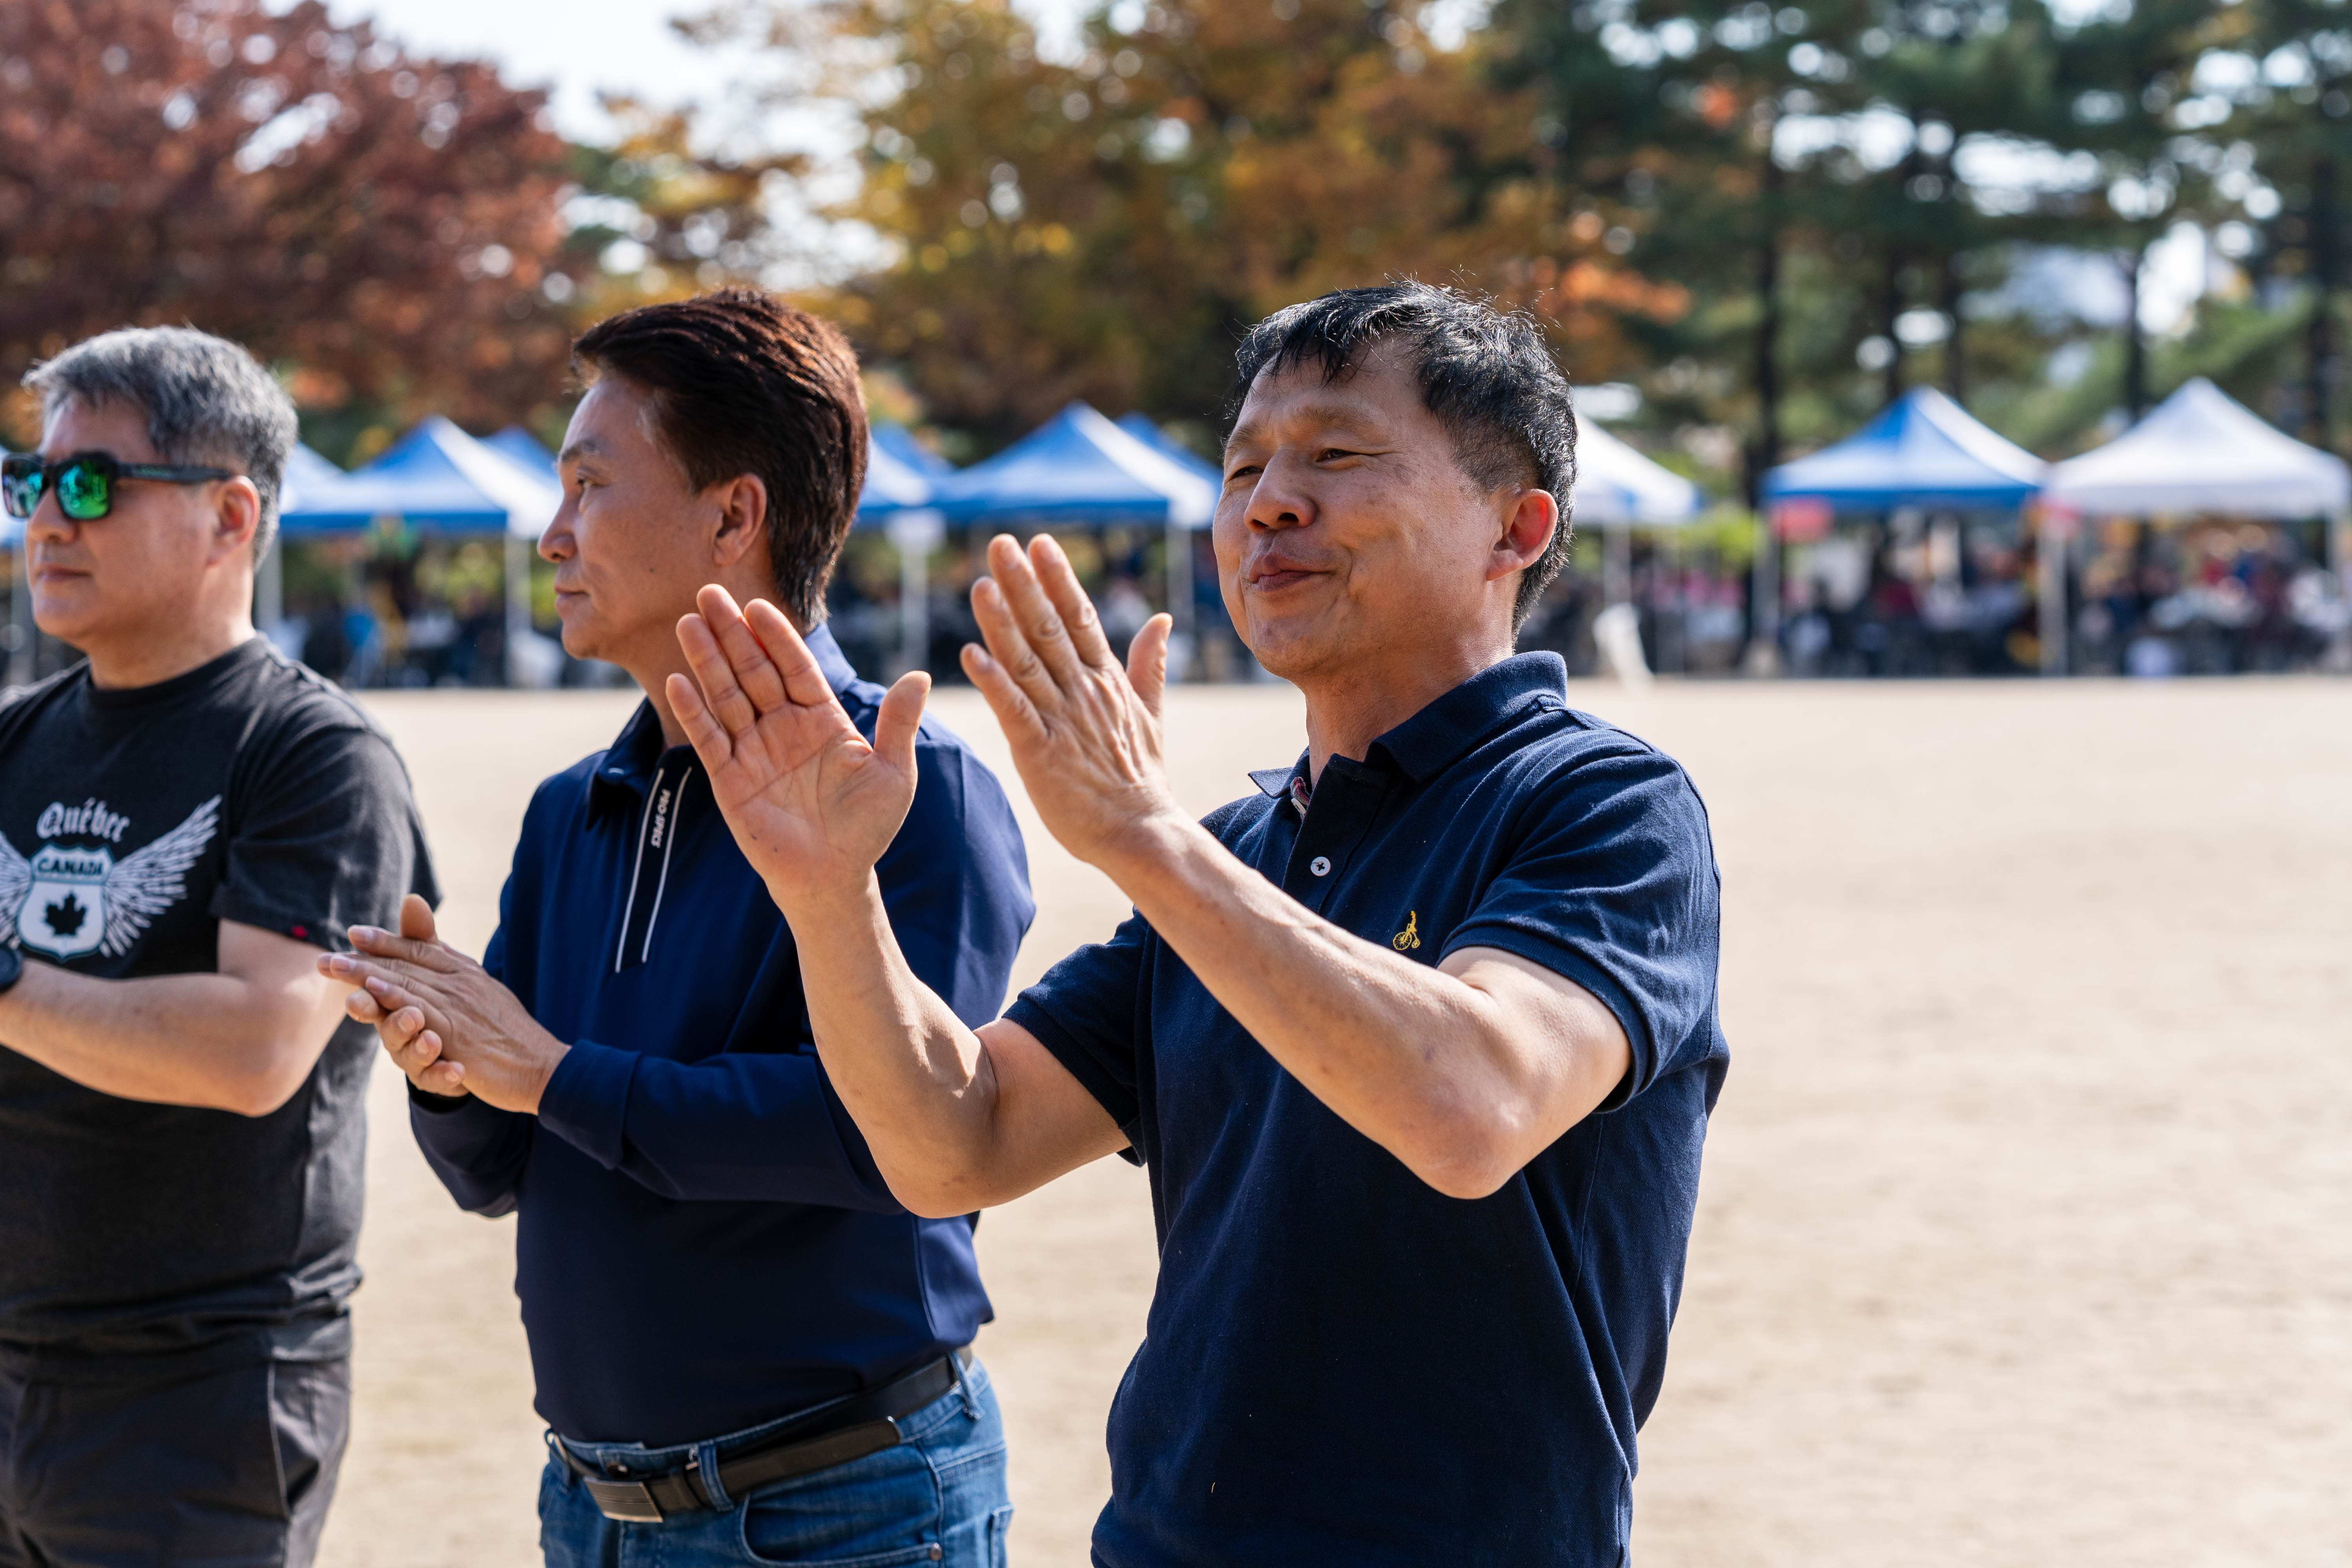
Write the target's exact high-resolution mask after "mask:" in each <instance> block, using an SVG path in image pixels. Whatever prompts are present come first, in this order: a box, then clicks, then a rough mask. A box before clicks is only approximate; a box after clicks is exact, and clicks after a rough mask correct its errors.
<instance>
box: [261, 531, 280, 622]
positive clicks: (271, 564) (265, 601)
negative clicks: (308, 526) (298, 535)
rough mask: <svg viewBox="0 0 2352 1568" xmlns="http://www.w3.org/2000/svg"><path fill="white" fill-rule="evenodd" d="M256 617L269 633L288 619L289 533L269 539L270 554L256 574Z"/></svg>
mask: <svg viewBox="0 0 2352 1568" xmlns="http://www.w3.org/2000/svg"><path fill="white" fill-rule="evenodd" d="M253 618H254V620H255V621H257V623H259V625H260V627H261V629H262V630H263V631H265V632H266V631H268V630H269V629H270V628H271V627H273V626H276V625H278V622H280V621H282V620H284V619H285V618H286V533H285V531H284V530H283V529H280V530H279V531H278V532H277V533H275V534H273V535H272V536H271V537H270V541H269V553H268V554H267V555H265V556H263V557H262V558H261V564H260V565H258V566H257V567H256V568H255V569H254V573H253Z"/></svg>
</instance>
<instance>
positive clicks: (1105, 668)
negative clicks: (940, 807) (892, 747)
mask: <svg viewBox="0 0 2352 1568" xmlns="http://www.w3.org/2000/svg"><path fill="white" fill-rule="evenodd" d="M988 570H989V575H988V576H986V577H983V578H982V579H981V580H980V581H979V582H978V583H976V584H973V585H972V590H971V608H972V614H973V616H975V617H976V618H977V619H978V620H979V622H980V632H981V636H982V637H985V638H986V639H987V641H988V647H986V649H984V650H983V649H982V648H979V647H972V646H971V645H966V647H965V648H964V650H963V668H964V672H965V673H966V674H967V675H969V676H971V682H972V684H973V685H974V686H977V687H979V688H980V690H981V695H982V696H983V697H985V698H987V699H988V705H989V707H990V708H992V710H995V713H996V721H997V722H998V723H999V724H1002V725H1003V727H1004V738H1005V739H1006V740H1007V741H1008V742H1011V743H1012V746H1013V766H1014V767H1016V768H1018V769H1019V770H1020V773H1021V782H1022V783H1023V784H1024V785H1026V786H1027V787H1028V790H1029V798H1030V800H1031V801H1032V802H1033V803H1034V805H1036V807H1037V815H1038V816H1040V817H1042V818H1044V819H1045V826H1046V828H1047V829H1048V830H1049V831H1050V832H1051V833H1052V834H1053V835H1054V837H1055V838H1058V839H1060V840H1061V841H1062V844H1063V847H1066V848H1067V849H1068V850H1069V851H1070V853H1071V854H1073V855H1076V857H1077V858H1080V859H1081V860H1085V861H1087V862H1088V863H1090V864H1092V865H1095V866H1098V867H1102V868H1104V869H1106V870H1109V869H1111V867H1110V864H1109V862H1111V861H1114V860H1116V859H1117V858H1118V857H1119V855H1120V853H1121V852H1122V851H1123V850H1126V849H1129V848H1137V847H1142V846H1143V844H1144V843H1145V841H1146V840H1147V839H1148V838H1149V837H1150V829H1151V828H1152V827H1153V826H1155V825H1164V824H1168V823H1176V824H1182V825H1184V826H1190V824H1191V822H1192V818H1191V817H1189V816H1185V815H1184V813H1183V812H1182V810H1181V808H1180V807H1179V806H1178V805H1177V804H1176V797H1175V795H1174V793H1173V792H1172V791H1171V789H1170V788H1169V786H1168V773H1167V767H1166V764H1165V763H1164V762H1163V761H1162V758H1161V751H1160V696H1161V694H1162V693H1163V692H1164V691H1165V689H1166V688H1167V685H1168V632H1169V626H1170V624H1171V623H1170V621H1169V618H1168V617H1167V616H1164V615H1161V616H1152V617H1151V618H1150V620H1149V621H1147V622H1145V623H1144V626H1143V629H1142V630H1141V631H1139V632H1138V633H1136V634H1135V641H1134V643H1133V644H1132V645H1130V646H1129V648H1128V653H1127V663H1126V665H1125V667H1124V668H1122V667H1121V666H1120V664H1119V661H1118V654H1117V653H1116V652H1115V651H1113V649H1112V648H1111V646H1110V639H1109V638H1108V637H1105V636H1104V635H1103V629H1102V622H1101V621H1100V620H1099V619H1098V618H1097V616H1096V615H1095V607H1094V604H1093V602H1092V601H1091V600H1089V599H1088V598H1087V591H1086V589H1085V588H1084V587H1083V586H1081V585H1080V584H1079V583H1078V578H1077V574H1076V572H1074V571H1072V570H1071V569H1070V561H1069V557H1068V556H1066V555H1065V554H1063V553H1062V547H1061V546H1060V545H1058V544H1056V543H1055V542H1054V539H1053V536H1052V535H1050V534H1040V535H1038V536H1037V537H1036V538H1035V539H1033V540H1031V541H1030V542H1029V548H1028V549H1027V550H1026V551H1025V552H1024V550H1023V549H1022V548H1021V546H1020V544H1019V543H1018V542H1015V541H1014V540H1013V538H1011V537H1010V536H1009V535H1005V534H999V535H998V536H997V537H996V538H994V539H992V540H991V541H989V544H988ZM1113 876H1114V878H1115V877H1116V876H1117V873H1116V871H1114V872H1113Z"/></svg>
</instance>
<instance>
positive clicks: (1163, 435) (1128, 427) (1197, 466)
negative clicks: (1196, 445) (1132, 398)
mask: <svg viewBox="0 0 2352 1568" xmlns="http://www.w3.org/2000/svg"><path fill="white" fill-rule="evenodd" d="M1118 427H1119V428H1120V429H1122V430H1124V431H1126V432H1127V433H1128V434H1129V435H1130V436H1132V437H1135V438H1136V439H1137V440H1139V441H1141V442H1143V443H1144V444H1145V445H1146V446H1148V447H1150V448H1151V449H1152V450H1153V451H1156V452H1160V453H1162V454H1164V455H1165V456H1167V457H1171V458H1175V459H1176V461H1177V462H1178V463H1179V464H1181V465H1182V466H1183V467H1184V468H1188V469H1190V470H1191V471H1192V472H1193V473H1196V474H1199V475H1200V476H1201V477H1202V479H1207V480H1208V481H1209V482H1210V483H1211V484H1213V485H1216V486H1219V487H1220V488H1222V487H1223V484H1224V482H1225V474H1224V470H1223V468H1218V467H1217V465H1216V464H1214V463H1212V462H1210V461H1209V460H1208V459H1207V458H1203V457H1202V456H1201V455H1200V454H1199V453H1198V452H1195V451H1193V450H1192V447H1187V446H1186V445H1184V443H1183V442H1181V441H1179V440H1178V439H1176V437H1173V436H1171V435H1170V434H1168V432H1167V431H1165V430H1163V429H1161V428H1160V426H1158V425H1156V424H1154V423H1152V419H1151V416H1150V415H1149V414H1146V413H1144V412H1143V411H1142V410H1141V409H1138V410H1136V411H1135V412H1134V413H1132V414H1126V415H1121V416H1119V420H1118Z"/></svg>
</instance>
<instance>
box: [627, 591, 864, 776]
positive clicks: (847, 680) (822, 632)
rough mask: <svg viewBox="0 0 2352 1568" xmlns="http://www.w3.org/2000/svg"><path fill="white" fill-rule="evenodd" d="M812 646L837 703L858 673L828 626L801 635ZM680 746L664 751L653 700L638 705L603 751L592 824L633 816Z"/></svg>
mask: <svg viewBox="0 0 2352 1568" xmlns="http://www.w3.org/2000/svg"><path fill="white" fill-rule="evenodd" d="M801 640H802V641H803V642H804V643H806V644H807V645H808V650H809V653H810V655H811V656H812V657H813V658H815V660H816V667H817V668H818V669H820V670H822V671H823V672H824V683H825V684H826V685H827V686H830V687H831V688H833V692H834V695H835V696H836V697H838V696H839V695H841V693H842V692H844V691H845V690H847V689H849V687H850V686H851V684H852V683H854V682H855V681H856V679H857V671H856V670H855V669H853V668H850V664H849V660H848V658H846V657H845V655H844V654H843V653H842V651H841V645H840V644H839V643H837V642H835V641H834V638H833V629H832V628H831V627H829V626H816V627H814V628H812V629H811V630H809V631H808V632H806V633H803V635H802V637H801ZM688 749H689V748H688V747H685V746H678V747H674V748H669V749H667V750H666V749H665V748H664V747H663V745H662V732H661V716H660V715H659V714H657V713H656V712H655V711H654V705H653V703H652V702H651V701H650V700H647V701H644V702H640V703H638V704H637V709H636V711H635V712H634V713H632V714H630V715H629V721H628V722H627V723H626V724H624V725H622V726H621V732H620V733H619V734H618V735H616V736H614V739H613V743H612V744H611V745H610V746H608V747H606V748H605V751H604V761H603V762H601V763H597V764H596V773H595V775H594V777H593V779H592V780H591V781H590V784H589V787H588V816H589V820H590V821H592V822H593V821H594V820H595V819H596V818H597V817H598V816H602V815H603V814H604V812H605V811H607V810H610V809H613V808H614V807H615V806H617V807H619V808H620V809H622V810H623V811H625V812H634V811H635V809H636V807H637V805H638V803H639V802H641V801H643V800H644V799H645V798H646V791H647V790H648V789H650V788H651V787H652V786H653V779H654V773H655V772H656V770H657V769H658V768H659V767H660V766H661V765H662V762H663V760H664V758H665V757H667V755H668V752H669V751H670V750H675V751H681V752H682V751H687V750H688Z"/></svg>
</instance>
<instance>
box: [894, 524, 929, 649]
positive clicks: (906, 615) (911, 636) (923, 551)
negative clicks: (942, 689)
mask: <svg viewBox="0 0 2352 1568" xmlns="http://www.w3.org/2000/svg"><path fill="white" fill-rule="evenodd" d="M930 662H931V552H930V551H929V549H927V548H924V547H922V546H920V545H917V546H915V547H913V548H902V549H901V550H900V551H899V552H898V666H899V669H898V672H899V673H900V674H901V675H903V674H905V673H906V672H907V671H908V670H910V669H924V668H929V665H930Z"/></svg>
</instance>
